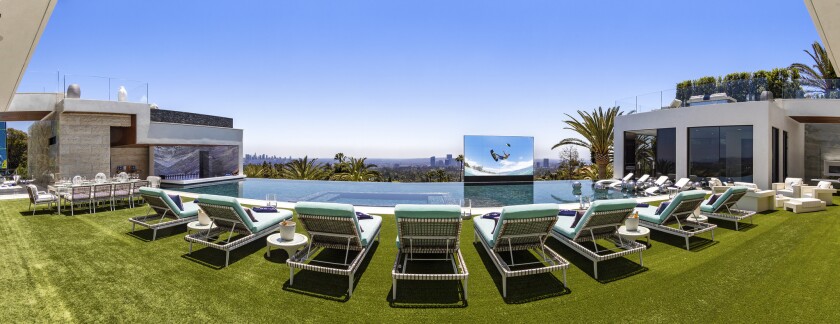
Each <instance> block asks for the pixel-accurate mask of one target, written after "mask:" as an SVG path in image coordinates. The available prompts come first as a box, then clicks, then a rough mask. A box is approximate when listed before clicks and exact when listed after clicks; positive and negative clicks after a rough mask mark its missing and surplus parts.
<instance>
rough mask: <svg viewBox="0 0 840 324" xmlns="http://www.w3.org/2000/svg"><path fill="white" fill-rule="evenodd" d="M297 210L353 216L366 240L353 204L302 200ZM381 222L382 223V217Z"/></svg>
mask: <svg viewBox="0 0 840 324" xmlns="http://www.w3.org/2000/svg"><path fill="white" fill-rule="evenodd" d="M295 211H296V212H297V213H298V214H306V215H318V216H331V217H347V218H351V219H353V223H354V224H356V231H357V232H359V236H362V238H361V239H362V241H364V237H363V236H364V234H365V233H364V232H362V227H361V225H360V224H359V218H358V217H356V208H355V207H353V205H350V204H337V203H325V202H313V201H301V202H298V203H296V204H295ZM379 223H380V224H381V223H382V220H381V218H380V220H379ZM362 245H366V243H364V242H363V243H362Z"/></svg>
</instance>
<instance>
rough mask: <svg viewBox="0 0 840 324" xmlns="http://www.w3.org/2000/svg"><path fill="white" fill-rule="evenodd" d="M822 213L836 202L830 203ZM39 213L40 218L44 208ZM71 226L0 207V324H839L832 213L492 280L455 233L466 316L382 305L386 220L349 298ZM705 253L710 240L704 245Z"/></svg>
mask: <svg viewBox="0 0 840 324" xmlns="http://www.w3.org/2000/svg"><path fill="white" fill-rule="evenodd" d="M835 202H840V201H838V199H837V198H835ZM41 208H43V207H41ZM105 210H106V209H101V210H100V212H98V213H96V214H81V215H79V214H77V215H76V216H64V215H52V214H49V212H39V213H37V214H36V215H35V216H30V214H29V212H27V201H26V200H6V201H0V235H2V237H3V238H4V239H5V241H3V243H2V251H3V254H2V263H3V265H2V267H0V287H2V288H0V297H2V298H0V300H2V306H3V307H2V309H3V311H2V314H0V318H3V321H4V322H31V321H39V322H46V321H49V322H55V321H60V322H117V321H119V322H186V321H195V322H198V321H201V322H269V321H272V322H279V321H284V320H290V321H292V322H323V321H339V322H418V321H428V322H456V321H464V320H468V321H481V322H490V321H504V322H549V321H551V322H557V321H586V322H591V321H594V322H672V321H680V322H684V321H691V322H765V321H772V322H777V321H797V322H799V321H801V322H811V321H817V322H837V321H838V320H840V308H838V307H837V306H838V305H840V280H838V279H840V275H838V273H836V272H835V270H836V265H837V264H838V261H837V260H838V259H840V239H838V233H840V207H836V206H832V207H828V211H825V212H817V213H807V214H798V215H795V214H792V213H789V212H785V211H781V210H780V211H775V212H772V213H764V214H759V215H756V216H755V225H754V226H750V227H747V228H746V229H742V230H741V231H740V232H736V231H734V226H733V225H732V223H726V222H715V223H717V224H718V225H719V227H718V229H717V230H715V242H713V243H710V242H708V241H704V240H700V239H698V240H694V241H693V244H695V247H694V248H693V249H692V251H686V250H685V249H684V246H683V242H684V241H683V240H682V239H681V238H678V237H674V236H668V235H665V234H657V233H654V234H653V240H652V242H651V243H652V246H651V247H650V248H649V249H648V250H647V251H645V252H644V261H645V263H644V267H639V266H638V264H637V262H638V258H637V256H631V257H629V258H627V259H624V258H622V259H617V260H612V261H608V262H603V263H601V264H600V266H599V270H600V271H599V272H600V276H601V278H600V280H596V279H594V278H593V277H592V264H591V263H590V262H589V261H588V260H586V259H584V258H583V257H581V256H579V255H578V254H576V253H575V252H573V251H572V250H570V249H568V248H565V247H564V246H563V245H562V244H560V243H558V242H557V241H556V240H554V239H549V242H550V243H549V245H550V246H551V247H552V248H554V249H555V250H556V251H558V252H560V254H561V255H563V256H564V257H565V258H566V259H568V260H570V261H571V262H572V265H571V266H570V268H569V271H568V283H569V288H568V289H563V288H561V285H560V284H559V280H558V279H559V278H561V273H560V272H556V273H554V274H552V275H548V274H546V275H536V276H530V277H523V278H514V279H511V280H510V281H509V283H508V294H509V296H508V298H507V299H504V298H502V296H501V282H500V277H499V275H498V273H497V271H496V269H495V268H494V267H493V265H492V263H491V262H490V261H489V258H488V257H487V256H486V254H485V253H484V250H483V248H482V247H481V246H480V245H475V244H473V243H472V242H473V232H472V224H471V221H465V223H464V231H463V233H462V251H463V255H464V258H465V260H466V263H467V266H468V267H469V272H470V279H469V301H468V303H464V302H463V300H462V299H461V296H460V285H458V284H455V283H452V282H442V283H435V282H412V283H403V282H401V283H400V285H399V287H400V290H399V292H400V295H399V297H398V300H397V301H392V300H391V298H390V295H391V273H390V272H391V268H392V266H393V262H394V257H395V253H396V247H395V245H394V243H393V242H394V238H395V235H396V227H395V224H394V220H393V217H392V216H385V217H384V222H383V227H382V231H381V242H380V243H378V244H375V245H374V248H373V251H372V252H371V254H370V255H369V257H368V261H367V262H366V263H365V264H364V265H363V270H362V272H361V274H359V275H357V279H356V288H355V291H354V293H353V296H352V297H351V298H349V299H348V298H347V296H346V295H345V293H344V290H345V289H346V285H347V280H346V278H345V277H337V276H330V275H324V274H320V273H311V272H306V271H304V272H300V273H298V275H296V276H295V285H294V286H293V287H289V286H288V279H289V270H288V267H287V266H286V265H285V264H284V260H285V258H286V253H285V252H283V251H282V250H275V251H276V252H275V251H272V256H271V257H270V258H269V257H266V255H265V241H264V240H260V241H258V242H255V243H252V244H250V245H247V246H245V247H242V248H240V249H238V250H236V251H235V252H234V253H232V255H231V265H230V266H229V267H227V268H223V269H220V268H219V265H221V264H223V262H224V253H223V252H221V251H217V250H212V249H199V250H198V251H197V252H194V253H193V254H192V255H191V256H187V242H185V241H184V239H183V237H184V235H185V231H186V227H185V226H181V227H177V228H174V229H172V230H163V231H159V232H158V240H156V241H153V242H149V241H148V239H149V238H151V232H150V231H138V232H136V233H134V234H130V233H129V230H130V228H131V225H130V224H129V222H128V221H127V219H128V218H129V217H131V216H136V215H139V214H141V213H143V212H145V208H144V207H140V208H134V209H121V210H117V211H114V212H110V211H105ZM702 236H703V237H706V238H708V235H702Z"/></svg>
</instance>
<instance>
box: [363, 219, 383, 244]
mask: <svg viewBox="0 0 840 324" xmlns="http://www.w3.org/2000/svg"><path fill="white" fill-rule="evenodd" d="M370 217H371V219H360V220H359V227H360V228H361V229H362V232H361V238H362V246H368V244H371V243H373V240H374V239H376V237H375V236H376V233H377V232H379V228H380V227H382V217H379V216H376V215H370Z"/></svg>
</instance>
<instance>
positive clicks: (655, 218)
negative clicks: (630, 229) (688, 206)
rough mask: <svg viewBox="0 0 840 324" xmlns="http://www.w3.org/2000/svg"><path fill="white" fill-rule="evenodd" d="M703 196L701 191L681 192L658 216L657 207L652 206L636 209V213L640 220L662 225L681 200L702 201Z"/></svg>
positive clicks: (704, 193) (703, 192)
mask: <svg viewBox="0 0 840 324" xmlns="http://www.w3.org/2000/svg"><path fill="white" fill-rule="evenodd" d="M705 196H706V192H705V191H703V190H688V191H683V192H680V193H678V194H677V195H676V196H674V199H671V203H670V204H669V205H668V207H665V210H663V211H662V212H661V213H660V214H659V215H656V209H657V208H658V207H654V206H650V207H646V208H636V211H638V212H639V218H640V219H642V220H645V221H648V222H651V223H655V224H662V222H664V221H665V220H666V219H668V217H670V216H671V213H672V212H674V209H676V208H677V205H679V204H680V203H681V202H682V201H683V200H686V199H702V198H703V197H705ZM701 208H702V207H701ZM651 210H652V211H651Z"/></svg>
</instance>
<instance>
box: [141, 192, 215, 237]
mask: <svg viewBox="0 0 840 324" xmlns="http://www.w3.org/2000/svg"><path fill="white" fill-rule="evenodd" d="M139 193H140V197H142V198H143V200H145V201H146V202H147V203H148V204H149V208H148V209H146V213H145V214H144V215H143V216H137V217H132V218H129V219H128V221H129V222H131V231H132V232H134V227H135V225H140V226H143V227H146V228H148V229H151V230H152V241H154V240H155V239H156V238H157V231H158V230H159V229H162V228H167V227H172V226H178V225H181V224H186V223H189V222H192V221H194V220H196V219H198V206H197V205H196V204H194V203H192V202H188V203H182V204H181V206H182V207H183V209H181V208H178V205H176V204H175V202H174V201H172V198H170V197H169V195H167V194H166V192H164V191H163V190H160V189H156V188H140V192H139ZM152 210H154V211H155V213H154V214H149V212H150V211H152Z"/></svg>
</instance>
